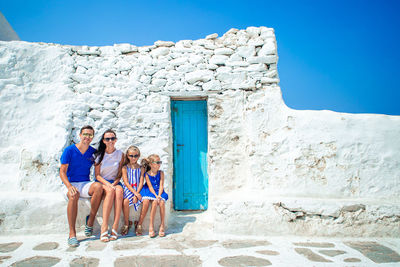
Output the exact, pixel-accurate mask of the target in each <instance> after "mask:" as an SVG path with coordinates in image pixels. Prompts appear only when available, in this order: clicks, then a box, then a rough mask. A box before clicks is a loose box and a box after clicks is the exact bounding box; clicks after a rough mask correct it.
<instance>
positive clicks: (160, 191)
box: [157, 171, 164, 200]
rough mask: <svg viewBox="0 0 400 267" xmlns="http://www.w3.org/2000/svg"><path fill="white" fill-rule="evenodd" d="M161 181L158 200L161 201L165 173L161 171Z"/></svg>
mask: <svg viewBox="0 0 400 267" xmlns="http://www.w3.org/2000/svg"><path fill="white" fill-rule="evenodd" d="M160 175H161V179H160V190H158V196H157V199H159V200H161V194H162V193H163V192H164V172H163V171H160Z"/></svg>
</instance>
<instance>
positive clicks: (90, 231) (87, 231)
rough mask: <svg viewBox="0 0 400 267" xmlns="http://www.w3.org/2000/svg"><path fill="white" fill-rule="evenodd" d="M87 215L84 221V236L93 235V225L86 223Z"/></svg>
mask: <svg viewBox="0 0 400 267" xmlns="http://www.w3.org/2000/svg"><path fill="white" fill-rule="evenodd" d="M89 216H90V215H88V216H86V223H85V236H87V237H89V236H92V235H93V226H89V225H88V224H87V222H88V220H89Z"/></svg>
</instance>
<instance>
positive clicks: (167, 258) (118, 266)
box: [114, 255, 202, 267]
mask: <svg viewBox="0 0 400 267" xmlns="http://www.w3.org/2000/svg"><path fill="white" fill-rule="evenodd" d="M201 265H202V262H201V260H200V257H199V256H186V255H176V256H175V255H159V256H129V257H120V258H117V259H116V260H115V262H114V266H115V267H137V266H152V267H165V266H175V267H187V266H201Z"/></svg>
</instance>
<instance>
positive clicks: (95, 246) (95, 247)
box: [86, 240, 109, 251]
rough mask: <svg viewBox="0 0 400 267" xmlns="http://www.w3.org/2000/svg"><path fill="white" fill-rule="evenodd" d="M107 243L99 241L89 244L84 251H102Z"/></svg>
mask: <svg viewBox="0 0 400 267" xmlns="http://www.w3.org/2000/svg"><path fill="white" fill-rule="evenodd" d="M108 243H109V242H107V243H105V242H101V241H100V240H95V241H92V242H89V244H88V246H87V248H86V251H102V250H103V249H104V248H105V247H106V246H107V244H108Z"/></svg>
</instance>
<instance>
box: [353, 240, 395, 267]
mask: <svg viewBox="0 0 400 267" xmlns="http://www.w3.org/2000/svg"><path fill="white" fill-rule="evenodd" d="M345 244H346V245H348V246H349V247H351V248H353V249H356V250H358V251H360V252H361V253H362V254H363V255H364V256H366V257H368V258H369V259H370V260H372V261H373V262H376V263H386V262H400V255H399V254H398V253H397V252H396V251H394V250H392V249H390V248H388V247H385V246H383V245H381V244H378V243H376V242H345Z"/></svg>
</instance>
